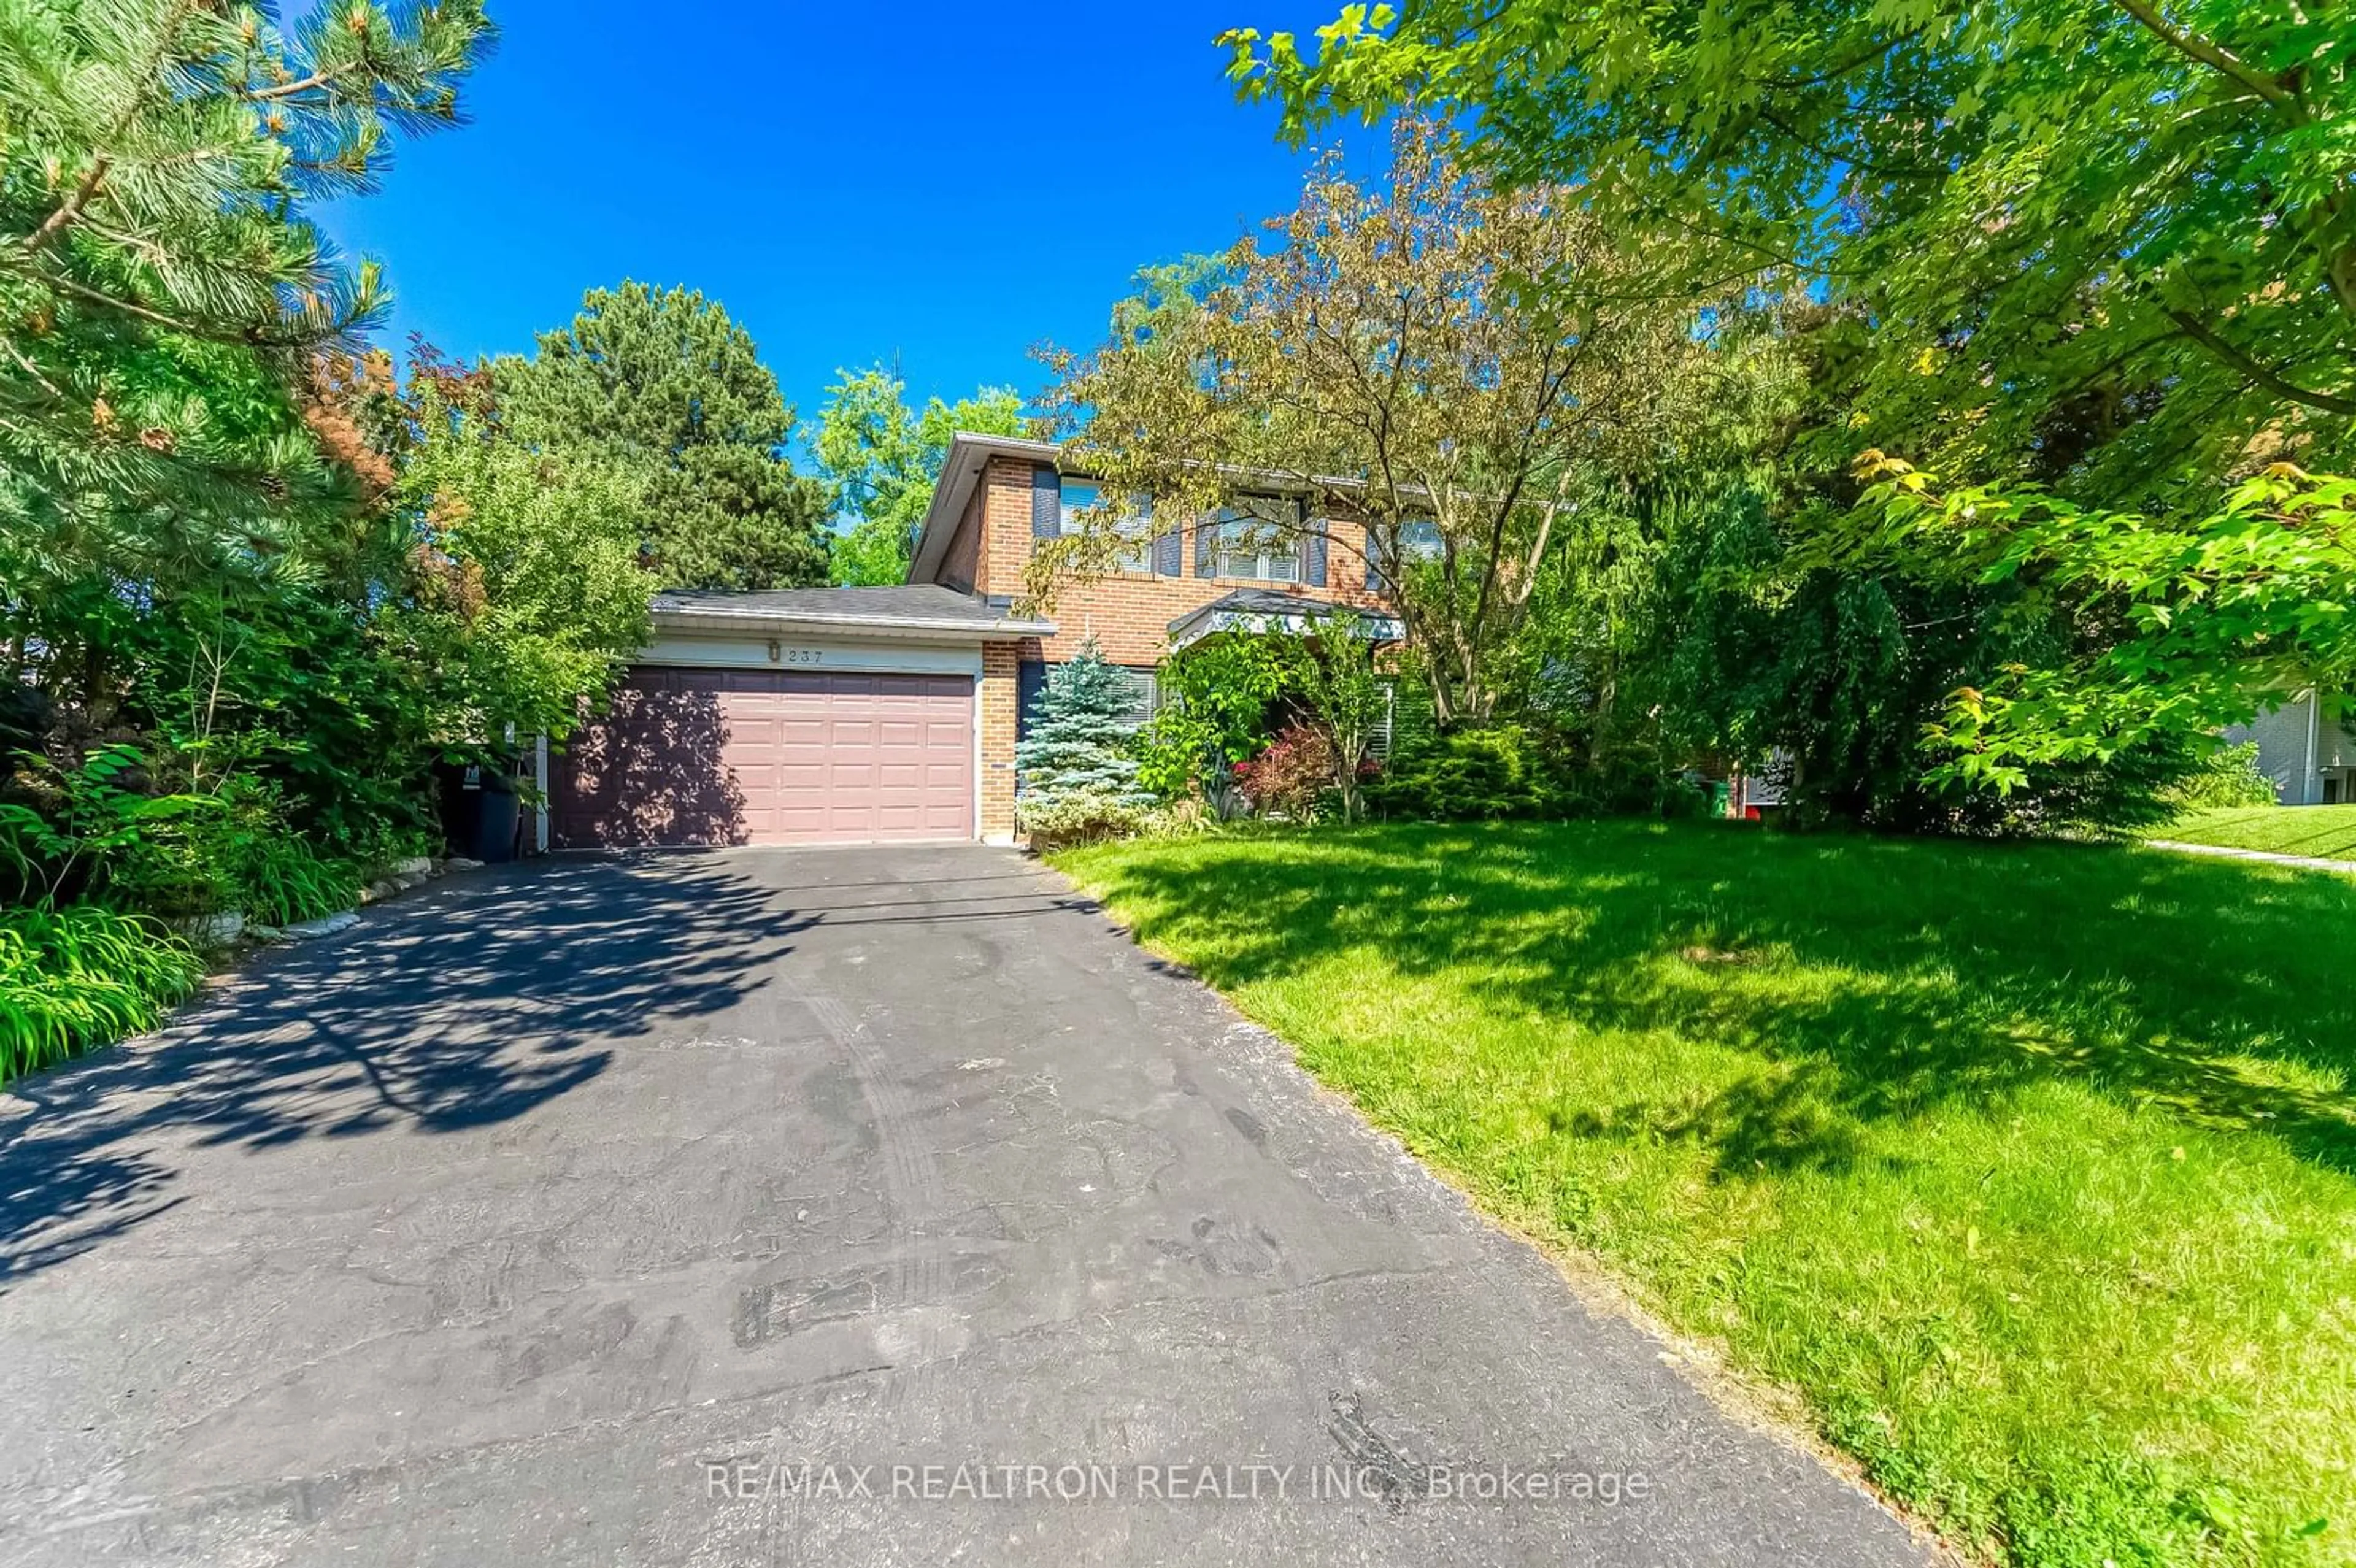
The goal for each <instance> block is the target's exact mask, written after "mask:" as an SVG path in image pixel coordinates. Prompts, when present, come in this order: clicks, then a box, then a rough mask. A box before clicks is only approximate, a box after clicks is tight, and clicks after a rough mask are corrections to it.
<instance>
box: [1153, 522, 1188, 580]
mask: <svg viewBox="0 0 2356 1568" xmlns="http://www.w3.org/2000/svg"><path fill="white" fill-rule="evenodd" d="M1185 570H1186V535H1185V530H1184V529H1183V528H1172V529H1171V530H1170V531H1169V532H1168V533H1166V534H1163V535H1162V537H1161V538H1160V539H1155V540H1154V541H1153V575H1154V576H1156V577H1179V576H1183V574H1184V572H1185Z"/></svg>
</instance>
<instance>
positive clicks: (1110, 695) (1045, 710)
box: [1014, 637, 1152, 810]
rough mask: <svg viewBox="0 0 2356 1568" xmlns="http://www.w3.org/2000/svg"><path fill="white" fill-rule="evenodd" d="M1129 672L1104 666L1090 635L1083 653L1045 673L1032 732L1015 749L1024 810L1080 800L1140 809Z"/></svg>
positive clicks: (1145, 799) (1143, 798)
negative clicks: (1130, 721)
mask: <svg viewBox="0 0 2356 1568" xmlns="http://www.w3.org/2000/svg"><path fill="white" fill-rule="evenodd" d="M1134 700H1135V698H1134V695H1133V690H1132V688H1131V686H1130V676H1129V673H1128V672H1127V671H1126V670H1123V669H1120V668H1119V667H1117V666H1114V665H1110V664H1108V663H1106V662H1105V656H1104V650H1103V649H1101V648H1099V647H1098V645H1097V643H1096V639H1095V638H1093V637H1091V638H1089V639H1088V640H1087V642H1085V643H1083V644H1081V645H1080V651H1079V656H1078V657H1076V658H1075V659H1073V660H1072V661H1071V662H1070V663H1069V664H1065V665H1059V666H1057V667H1055V669H1053V670H1052V671H1050V672H1049V673H1048V676H1047V688H1046V690H1045V691H1044V692H1043V693H1042V694H1041V696H1040V699H1039V711H1038V716H1037V718H1036V719H1035V720H1033V722H1032V726H1031V733H1030V735H1029V736H1028V737H1026V738H1025V739H1024V740H1023V741H1022V742H1021V743H1020V744H1018V745H1017V746H1016V747H1015V748H1014V763H1015V766H1016V768H1017V769H1019V770H1020V777H1021V779H1022V784H1023V805H1024V807H1025V808H1026V809H1029V810H1035V809H1038V808H1041V807H1044V806H1047V805H1057V804H1060V803H1062V802H1064V801H1066V800H1067V799H1070V798H1072V797H1075V796H1079V795H1090V796H1097V797H1101V798H1103V799H1105V800H1107V801H1109V802H1111V803H1113V804H1116V805H1123V806H1133V807H1142V806H1145V805H1150V804H1151V798H1152V797H1151V796H1150V795H1147V794H1146V792H1145V791H1144V790H1143V789H1141V788H1140V787H1139V785H1138V782H1137V757H1136V755H1135V754H1134V748H1133V747H1132V745H1131V743H1130V729H1129V724H1128V721H1127V720H1128V716H1129V713H1130V709H1131V707H1132V705H1133V703H1134Z"/></svg>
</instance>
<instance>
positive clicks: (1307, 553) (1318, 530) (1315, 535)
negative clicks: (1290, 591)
mask: <svg viewBox="0 0 2356 1568" xmlns="http://www.w3.org/2000/svg"><path fill="white" fill-rule="evenodd" d="M1301 581H1303V582H1305V583H1307V584H1308V585H1309V586H1310V587H1312V588H1323V587H1324V586H1325V520H1324V519H1323V517H1320V518H1318V519H1317V520H1316V521H1315V522H1313V523H1311V524H1310V525H1309V531H1308V532H1307V533H1304V534H1302V535H1301Z"/></svg>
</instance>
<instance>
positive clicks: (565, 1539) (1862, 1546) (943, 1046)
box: [0, 846, 1924, 1568]
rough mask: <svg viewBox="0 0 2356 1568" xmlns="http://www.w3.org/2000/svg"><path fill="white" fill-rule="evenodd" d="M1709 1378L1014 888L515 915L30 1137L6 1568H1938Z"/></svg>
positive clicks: (84, 1087) (878, 869)
mask: <svg viewBox="0 0 2356 1568" xmlns="http://www.w3.org/2000/svg"><path fill="white" fill-rule="evenodd" d="M1664 1350H1665V1347H1664V1346H1662V1345H1661V1344H1660V1343H1658V1342H1657V1341H1655V1340H1654V1339H1650V1338H1648V1337H1647V1336H1646V1335H1645V1334H1644V1332H1643V1331H1641V1330H1640V1329H1638V1328H1635V1327H1633V1326H1632V1325H1631V1324H1629V1323H1628V1322H1626V1321H1624V1320H1622V1319H1621V1318H1619V1317H1615V1316H1612V1315H1611V1314H1609V1313H1604V1312H1590V1310H1588V1309H1586V1308H1584V1307H1581V1306H1580V1303H1579V1301H1578V1299H1577V1298H1576V1297H1575V1296H1573V1295H1572V1293H1571V1292H1570V1291H1569V1289H1567V1288H1566V1287H1565V1285H1564V1284H1563V1282H1562V1280H1561V1279H1560V1277H1559V1276H1558V1275H1557V1274H1556V1273H1555V1272H1554V1270H1553V1269H1552V1268H1551V1267H1550V1266H1549V1265H1548V1264H1547V1263H1545V1262H1544V1261H1543V1260H1541V1259H1540V1258H1538V1257H1537V1255H1536V1254H1534V1253H1531V1252H1530V1251H1529V1250H1528V1249H1526V1248H1525V1247H1524V1246H1522V1245H1521V1244H1519V1243H1515V1242H1514V1241H1512V1240H1511V1239H1509V1238H1507V1237H1505V1236H1503V1235H1500V1234H1499V1233H1497V1232H1494V1231H1492V1230H1490V1229H1488V1228H1487V1227H1485V1226H1483V1224H1482V1223H1480V1222H1479V1221H1476V1220H1474V1219H1473V1218H1472V1216H1471V1215H1470V1214H1469V1213H1468V1212H1467V1211H1466V1210H1465V1208H1464V1206H1463V1204H1462V1202H1461V1201H1460V1200H1457V1199H1456V1198H1455V1197H1454V1196H1453V1195H1452V1194H1451V1193H1450V1192H1449V1191H1448V1190H1446V1189H1443V1188H1441V1187H1440V1186H1439V1185H1438V1184H1437V1183H1435V1182H1434V1181H1432V1180H1430V1179H1429V1178H1427V1177H1426V1176H1425V1175H1423V1174H1422V1173H1421V1171H1420V1170H1419V1169H1418V1168H1416V1167H1415V1166H1414V1165H1413V1164H1412V1163H1411V1162H1410V1161H1408V1159H1406V1158H1405V1157H1403V1156H1402V1155H1401V1154H1400V1153H1399V1152H1398V1150H1397V1148H1396V1147H1395V1146H1393V1145H1391V1144H1390V1143H1388V1142H1387V1141H1386V1140H1384V1139H1382V1138H1380V1137H1378V1136H1376V1135H1374V1134H1372V1133H1371V1132H1369V1131H1367V1130H1366V1129H1365V1127H1364V1126H1363V1125H1361V1124H1360V1123H1359V1122H1358V1121H1357V1120H1356V1118H1355V1116H1354V1115H1351V1114H1350V1113H1349V1112H1348V1111H1346V1110H1345V1109H1344V1108H1342V1107H1341V1106H1340V1105H1338V1104H1336V1103H1334V1102H1333V1101H1332V1100H1331V1099H1330V1098H1328V1097H1326V1096H1324V1095H1323V1094H1322V1093H1319V1092H1318V1091H1317V1090H1316V1089H1314V1088H1313V1086H1312V1085H1311V1084H1310V1083H1309V1082H1308V1081H1307V1080H1306V1079H1305V1078H1304V1077H1302V1076H1301V1074H1300V1073H1299V1072H1298V1071H1297V1070H1295V1069H1294V1068H1293V1067H1292V1066H1291V1065H1290V1061H1289V1060H1288V1058H1287V1056H1286V1054H1285V1052H1284V1051H1283V1050H1282V1048H1281V1047H1280V1045H1279V1044H1278V1043H1277V1042H1275V1041H1273V1040H1269V1038H1268V1037H1266V1036H1265V1035H1263V1034H1262V1033H1260V1032H1259V1031H1258V1030H1256V1029H1252V1028H1250V1027H1248V1026H1247V1025H1245V1024H1243V1023H1242V1022H1241V1021H1240V1020H1239V1019H1237V1017H1236V1015H1235V1014H1234V1013H1233V1012H1231V1011H1230V1010H1229V1009H1228V1008H1226V1005H1225V1004H1224V1003H1222V1002H1221V1001H1220V1000H1219V999H1218V998H1217V997H1215V996H1213V995H1211V994H1210V993H1209V992H1207V991H1205V990H1204V989H1203V988H1202V987H1199V986H1197V985H1196V984H1194V982H1192V981H1191V980H1189V979H1187V978H1185V977H1184V976H1179V975H1174V974H1172V973H1169V972H1168V971H1166V970H1165V969H1163V968H1162V967H1161V966H1158V965H1156V964H1155V963H1154V962H1153V961H1152V960H1151V959H1150V958H1149V957H1148V956H1147V955H1144V954H1142V953H1141V952H1139V951H1138V950H1137V949H1135V948H1134V947H1132V946H1131V945H1130V944H1129V943H1128V942H1127V940H1126V939H1125V938H1123V937H1122V936H1121V935H1120V933H1118V932H1117V931H1115V930H1114V929H1112V928H1111V927H1110V926H1108V923H1106V921H1105V919H1104V918H1103V916H1102V915H1100V914H1099V913H1098V912H1095V910H1094V909H1093V908H1092V907H1091V906H1090V905H1089V904H1088V903H1087V901H1085V900H1084V899H1081V898H1080V897H1078V896H1077V895H1076V894H1074V893H1073V892H1072V891H1070V889H1069V888H1068V887H1067V886H1066V885H1065V884H1064V883H1063V882H1062V881H1061V880H1059V879H1057V878H1056V877H1055V876H1054V875H1053V874H1052V873H1050V872H1047V871H1045V870H1044V869H1040V868H1038V867H1037V866H1035V865H1033V863H1031V862H1029V861H1026V860H1024V859H1021V858H1019V857H1018V856H1016V855H1014V854H1013V853H1012V852H1010V851H1004V850H992V849H985V848H977V847H962V846H960V847H945V848H891V849H860V850H802V851H737V852H731V853H723V854H708V855H706V854H672V855H650V856H646V857H642V858H636V859H604V860H565V861H561V862H556V863H549V864H543V865H538V866H533V867H529V868H519V869H512V870H507V871H493V872H480V873H475V874H472V875H470V876H467V877H463V878H457V879H453V880H450V881H448V882H445V883H442V884H438V885H437V886H436V887H435V888H434V890H433V891H430V892H428V893H425V894H423V895H420V896H417V897H414V898H412V899H409V900H406V901H401V902H399V903H397V904H394V905H391V906H389V907H385V908H382V909H380V910H377V911H374V912H370V913H369V915H368V917H367V918H366V919H364V920H363V922H362V923H360V925H359V926H358V927H357V928H355V929H354V930H353V931H351V932H349V933H346V934H345V935H344V936H342V937H339V938H334V939H330V940H329V941H327V942H326V943H323V944H317V945H315V946H313V947H309V948H305V949H299V950H292V951H287V952H284V953H280V954H276V955H272V956H270V957H268V958H266V959H265V960H263V961H262V962H261V963H259V964H257V965H253V966H252V967H251V968H250V969H248V970H247V971H245V972H244V973H243V974H242V975H241V976H239V977H238V978H237V979H236V981H235V982H233V983H232V984H230V985H228V986H225V987H222V988H220V990H219V991H218V992H217V993H216V994H215V995H213V996H212V997H210V998H209V999H208V1000H207V1001H206V1002H204V1003H203V1004H201V1005H200V1006H198V1007H197V1008H192V1009H190V1010H189V1011H187V1013H185V1014H183V1016H182V1018H181V1019H180V1020H179V1021H178V1023H177V1025H176V1026H175V1027H174V1029H172V1030H171V1031H169V1032H168V1033H167V1034H166V1035H165V1036H163V1037H160V1038H158V1039H156V1040H148V1041H144V1042H141V1043H139V1044H137V1045H136V1046H134V1047H132V1048H129V1049H126V1050H122V1051H113V1052H110V1053H107V1054H105V1055H102V1056H100V1057H97V1058H93V1059H91V1061H87V1062H85V1063H82V1064H80V1065H79V1066H77V1067H74V1068H72V1069H70V1070H67V1071H63V1072H56V1073H52V1074H49V1075H48V1076H46V1077H42V1078H39V1079H36V1080H34V1081H32V1082H30V1083H26V1084H24V1085H21V1086H20V1087H19V1088H18V1089H17V1090H16V1092H15V1093H13V1094H0V1452H5V1454H6V1456H7V1461H6V1463H5V1465H0V1562H6V1563H92V1562H113V1561H121V1562H142V1563H181V1562H187V1563H209V1564H233V1563H328V1562H333V1563H400V1564H410V1563H421V1564H422V1563H449V1564H464V1565H466V1568H486V1565H497V1564H504V1563H565V1564H591V1563H595V1564H605V1563H626V1564H633V1565H636V1564H670V1563H943V1562H948V1561H952V1560H954V1561H958V1562H966V1563H1043V1564H1061V1563H1258V1562H1282V1563H1287V1564H1290V1565H1293V1568H1312V1565H1317V1564H1324V1563H1443V1562H1445V1563H1481V1564H1491V1563H1549V1564H1552V1563H1612V1564H1641V1563H1741V1564H1751V1563H1778V1564H1834V1563H1838V1564H1852V1563H1858V1564H1862V1563H1914V1562H1921V1561H1924V1557H1923V1555H1922V1552H1920V1550H1919V1549H1918V1548H1917V1547H1916V1546H1915V1545H1914V1544H1913V1543H1912V1541H1910V1540H1909V1538H1908V1535H1907V1533H1906V1532H1905V1531H1904V1530H1902V1529H1901V1527H1900V1526H1899V1525H1898V1524H1897V1523H1896V1522H1895V1521H1893V1520H1890V1518H1889V1517H1888V1516H1887V1515H1885V1514H1884V1513H1882V1512H1881V1511H1880V1510H1879V1509H1877V1508H1876V1507H1875V1506H1874V1505H1873V1504H1872V1503H1871V1502H1870V1501H1869V1499H1867V1498H1865V1497H1864V1496H1863V1495H1862V1494H1861V1493H1859V1492H1858V1491H1857V1490H1856V1489H1854V1488H1851V1487H1849V1486H1848V1485H1847V1484H1845V1483H1844V1482H1842V1481H1840V1480H1839V1479H1837V1478H1836V1477H1834V1476H1833V1475H1831V1474H1830V1473H1829V1472H1827V1471H1826V1469H1824V1468H1823V1467H1821V1466H1819V1465H1818V1464H1817V1463H1816V1462H1815V1460H1814V1459H1812V1458H1811V1457H1809V1456H1806V1455H1804V1454H1803V1453H1801V1452H1799V1451H1798V1450H1796V1449H1794V1448H1793V1447H1791V1446H1789V1445H1786V1444H1784V1443H1783V1442H1781V1441H1779V1440H1777V1439H1774V1438H1772V1437H1770V1436H1767V1435H1762V1434H1760V1433H1758V1432H1756V1431H1753V1430H1751V1429H1748V1428H1746V1427H1745V1426H1744V1425H1742V1424H1739V1423H1737V1422H1735V1421H1733V1420H1731V1419H1730V1418H1729V1417H1727V1416H1726V1415H1724V1414H1722V1413H1720V1412H1719V1410H1718V1409H1717V1408H1716V1407H1715V1406H1713V1405H1712V1404H1711V1403H1709V1402H1708V1400H1706V1399H1705V1398H1704V1397H1703V1396H1702V1395H1701V1394H1699V1393H1698V1392H1696V1391H1695V1390H1694V1389H1693V1388H1692V1387H1691V1386H1690V1385H1689V1384H1688V1383H1687V1381H1685V1379H1684V1375H1683V1373H1682V1372H1681V1371H1680V1370H1679V1369H1678V1368H1677V1367H1676V1366H1675V1365H1673V1364H1672V1363H1671V1362H1669V1361H1667V1360H1664ZM829 1467H831V1468H829ZM1484 1493H1488V1494H1497V1493H1511V1494H1513V1495H1511V1496H1510V1497H1505V1496H1497V1495H1488V1496H1483V1494H1484ZM1008 1494H1012V1495H1008ZM1534 1494H1535V1495H1534Z"/></svg>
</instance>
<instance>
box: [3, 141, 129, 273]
mask: <svg viewBox="0 0 2356 1568" xmlns="http://www.w3.org/2000/svg"><path fill="white" fill-rule="evenodd" d="M113 166H114V160H113V158H112V156H110V155H107V154H105V153H101V154H99V155H98V156H96V157H95V158H92V159H91V165H90V172H89V173H88V174H86V175H84V176H82V177H81V181H80V184H78V185H76V186H75V187H74V189H73V194H72V195H71V196H69V197H66V199H65V201H64V202H63V203H62V204H60V205H59V208H58V209H57V210H56V211H55V212H52V213H50V214H49V215H48V218H46V219H42V221H41V226H40V227H39V228H38V229H34V230H33V231H32V232H31V233H30V234H27V235H26V236H25V238H24V240H23V241H22V242H21V244H20V247H19V248H20V249H21V250H22V251H24V252H25V254H27V255H28V256H29V255H32V254H33V253H34V252H35V251H39V250H40V249H42V248H43V247H44V246H46V245H48V242H49V241H50V240H54V239H56V238H57V237H58V235H59V234H60V233H61V232H63V231H64V229H66V227H67V226H68V225H69V224H70V223H72V222H73V220H74V219H77V218H79V217H80V216H81V209H82V208H85V207H87V206H89V205H90V199H91V197H94V196H96V195H97V194H98V187H100V186H101V185H102V184H104V183H105V180H106V171H107V170H108V169H110V168H112V167H113Z"/></svg>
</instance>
